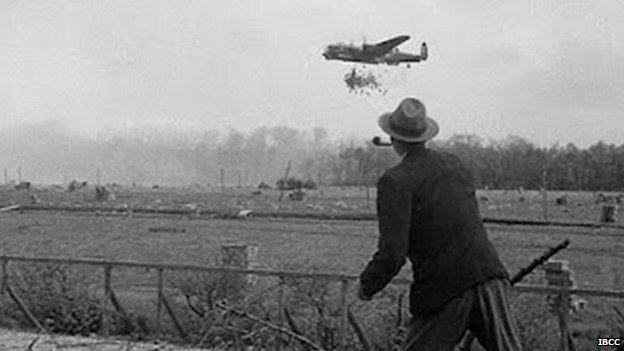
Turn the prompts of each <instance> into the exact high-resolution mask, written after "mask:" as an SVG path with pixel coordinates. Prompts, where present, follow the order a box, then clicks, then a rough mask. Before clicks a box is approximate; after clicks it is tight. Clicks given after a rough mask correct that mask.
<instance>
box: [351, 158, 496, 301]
mask: <svg viewBox="0 0 624 351" xmlns="http://www.w3.org/2000/svg"><path fill="white" fill-rule="evenodd" d="M377 207H378V208H377V211H378V216H379V230H380V235H381V236H384V237H385V241H386V242H387V244H384V245H382V246H386V247H385V248H384V247H380V250H386V249H388V248H391V247H392V246H394V245H397V246H400V245H402V244H401V243H399V242H397V241H401V240H402V239H401V231H402V230H406V231H407V235H408V238H407V242H406V244H407V251H406V252H404V253H405V255H406V256H407V257H408V258H409V259H410V261H411V262H412V269H413V275H414V282H413V284H412V287H411V294H410V306H411V312H412V313H419V312H422V311H428V310H435V309H437V308H439V307H441V306H442V305H444V304H445V303H446V302H448V301H449V300H451V299H452V298H453V297H456V296H458V295H460V294H461V293H462V292H464V291H466V290H467V289H469V288H471V287H473V286H475V285H476V284H478V283H482V282H485V281H487V280H490V279H492V278H496V277H500V278H502V277H507V272H506V271H505V269H504V267H503V265H502V263H501V262H500V260H499V258H498V255H497V254H496V251H495V250H494V247H493V246H492V244H491V243H490V242H489V240H488V238H487V234H486V232H485V229H484V227H483V223H482V220H481V216H480V214H479V208H478V204H477V202H476V198H475V190H474V186H473V185H472V177H471V176H470V172H469V171H468V170H467V169H466V168H465V167H464V166H463V165H462V164H461V162H460V161H459V160H458V159H457V158H456V157H455V156H452V155H450V154H446V153H439V152H436V151H432V150H430V149H426V148H424V147H423V148H422V149H420V150H416V151H415V152H411V153H409V154H407V155H405V157H404V158H403V160H402V161H401V163H400V164H398V165H397V166H395V167H393V168H390V169H388V170H387V171H386V172H385V173H384V175H383V176H382V177H381V178H380V180H379V184H378V203H377ZM406 207H409V210H406V209H405V208H406ZM388 251H389V252H386V253H383V254H381V255H377V256H378V258H380V260H379V261H380V262H379V263H380V264H379V265H376V264H374V263H372V264H369V267H367V269H366V270H365V271H364V273H363V275H362V278H363V279H362V281H363V282H366V281H368V280H372V279H375V278H374V277H375V276H379V275H380V273H381V274H382V275H383V273H382V272H389V271H393V270H396V264H400V259H398V260H394V259H389V260H388V259H387V258H388V256H392V255H398V254H400V253H398V252H397V251H396V250H392V249H390V250H388ZM374 261H375V260H373V261H372V262H374ZM384 262H385V263H384ZM386 263H388V264H389V265H390V266H393V265H394V267H391V268H388V267H385V268H384V266H386ZM375 266H379V267H377V268H376V267H375ZM399 269H400V267H399ZM378 270H379V271H378ZM368 271H370V272H369V273H367V272H368ZM369 277H370V279H369ZM373 285H374V284H373Z"/></svg>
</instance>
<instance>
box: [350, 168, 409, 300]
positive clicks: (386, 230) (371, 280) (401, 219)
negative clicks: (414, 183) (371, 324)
mask: <svg viewBox="0 0 624 351" xmlns="http://www.w3.org/2000/svg"><path fill="white" fill-rule="evenodd" d="M377 217H378V218H379V242H378V245H377V252H375V254H374V255H373V259H372V260H371V261H370V262H369V263H368V265H367V266H366V268H365V269H364V272H362V274H361V275H360V292H359V295H360V297H361V298H366V297H369V298H370V297H372V296H373V295H374V294H375V293H376V292H378V291H380V290H381V289H383V288H384V287H385V286H386V285H387V284H388V283H389V282H390V281H391V280H392V278H394V276H396V275H397V274H398V273H399V271H400V270H401V267H403V265H404V264H405V257H406V255H407V251H408V248H409V233H410V223H411V220H412V194H411V192H410V191H409V189H407V188H406V187H404V186H401V184H399V183H398V182H396V181H395V180H394V179H392V178H390V177H389V176H387V175H385V174H384V175H383V176H382V177H381V178H379V181H378V183H377Z"/></svg>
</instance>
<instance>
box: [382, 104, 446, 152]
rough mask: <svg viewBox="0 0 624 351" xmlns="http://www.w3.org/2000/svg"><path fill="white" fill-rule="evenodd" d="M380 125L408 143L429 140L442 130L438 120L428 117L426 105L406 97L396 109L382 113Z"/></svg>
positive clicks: (388, 132) (391, 134)
mask: <svg viewBox="0 0 624 351" xmlns="http://www.w3.org/2000/svg"><path fill="white" fill-rule="evenodd" d="M379 126H380V127H381V129H382V130H383V131H384V132H386V133H387V134H388V135H390V136H391V137H394V138H395V139H398V140H401V141H405V142H408V143H418V142H423V141H427V140H429V139H431V138H433V137H434V136H436V135H437V134H438V131H439V130H440V128H439V127H438V124H437V123H436V121H434V120H432V119H431V118H429V117H427V112H426V111H425V105H423V103H422V102H420V101H419V100H417V99H414V98H406V99H404V100H403V101H401V103H400V104H399V107H397V108H396V110H394V111H393V112H388V113H384V114H383V115H381V116H380V117H379Z"/></svg>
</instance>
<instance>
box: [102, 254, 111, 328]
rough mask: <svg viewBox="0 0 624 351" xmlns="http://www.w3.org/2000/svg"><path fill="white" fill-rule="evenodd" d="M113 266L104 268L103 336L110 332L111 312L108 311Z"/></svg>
mask: <svg viewBox="0 0 624 351" xmlns="http://www.w3.org/2000/svg"><path fill="white" fill-rule="evenodd" d="M111 269H112V267H111V266H104V296H102V326H101V332H102V335H104V336H107V335H108V334H109V332H110V330H109V323H110V319H111V316H110V312H109V310H108V299H109V298H110V291H111V287H110V279H111Z"/></svg>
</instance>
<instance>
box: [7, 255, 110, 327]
mask: <svg viewBox="0 0 624 351" xmlns="http://www.w3.org/2000/svg"><path fill="white" fill-rule="evenodd" d="M88 282H89V280H88V278H87V275H86V274H81V273H80V272H79V271H78V270H77V269H75V267H68V266H61V265H52V264H50V265H39V266H29V267H20V269H18V270H16V271H15V274H14V275H13V276H11V280H10V284H11V286H12V287H13V288H14V290H15V291H16V293H17V294H18V296H19V297H20V298H22V300H23V301H24V303H25V304H26V306H28V308H29V309H30V310H31V312H32V313H33V315H34V316H35V318H36V319H37V320H38V321H43V323H42V324H43V325H44V326H45V327H46V328H47V329H48V330H49V331H51V332H56V333H66V334H72V335H75V334H80V335H85V336H86V335H89V334H91V333H94V332H97V331H98V330H99V329H100V323H101V319H102V316H101V312H100V308H101V303H100V301H99V299H97V298H96V297H95V296H94V295H93V294H92V292H91V290H90V289H89V285H88Z"/></svg>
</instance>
